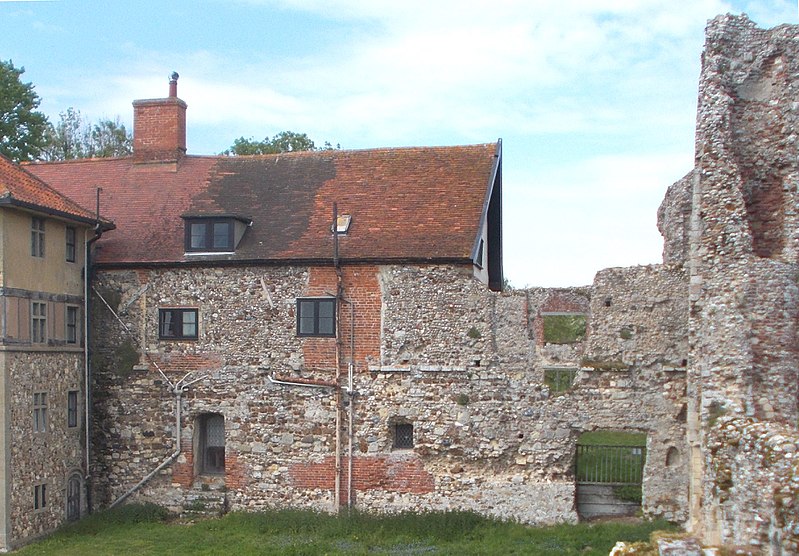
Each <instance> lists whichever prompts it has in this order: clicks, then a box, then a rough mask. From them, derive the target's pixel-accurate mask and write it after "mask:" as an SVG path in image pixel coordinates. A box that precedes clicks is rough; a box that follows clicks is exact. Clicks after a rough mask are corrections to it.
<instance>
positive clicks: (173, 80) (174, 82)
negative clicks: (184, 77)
mask: <svg viewBox="0 0 799 556" xmlns="http://www.w3.org/2000/svg"><path fill="white" fill-rule="evenodd" d="M178 77H180V76H179V75H178V72H176V71H173V72H172V74H171V75H170V76H169V96H170V97H175V98H176V97H177V96H178Z"/></svg>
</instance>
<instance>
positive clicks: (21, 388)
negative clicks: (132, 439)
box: [3, 351, 85, 545]
mask: <svg viewBox="0 0 799 556" xmlns="http://www.w3.org/2000/svg"><path fill="white" fill-rule="evenodd" d="M3 365H4V367H5V372H6V377H7V378H6V385H7V388H8V389H9V392H8V394H7V400H8V402H9V411H8V413H7V415H8V416H9V434H10V442H9V451H10V453H9V454H8V457H9V477H8V478H7V483H8V487H7V488H8V489H9V516H10V523H11V530H10V533H11V534H10V536H11V539H9V540H10V542H11V543H12V544H13V545H19V544H20V543H23V542H25V541H26V540H29V539H31V538H34V537H37V536H41V535H43V534H45V533H48V532H50V531H52V530H53V529H55V528H56V527H58V526H59V525H61V524H62V523H64V522H65V521H66V517H67V515H66V508H67V481H68V480H69V478H70V476H71V475H72V474H74V473H79V474H80V475H81V476H82V475H83V469H84V458H85V455H84V450H83V446H84V438H85V437H84V430H85V429H84V426H83V415H84V412H83V405H82V404H83V388H82V383H83V355H82V353H81V352H79V351H78V352H73V353H59V352H55V351H53V352H36V351H32V352H5V353H4V354H3ZM69 390H77V391H79V392H80V395H79V396H78V402H79V413H78V426H76V427H68V426H67V392H68V391H69ZM35 392H45V393H47V420H46V421H47V424H46V428H45V430H44V431H42V432H38V431H34V426H33V395H34V393H35ZM41 484H45V485H46V497H45V502H46V505H45V507H43V508H40V509H34V485H41Z"/></svg>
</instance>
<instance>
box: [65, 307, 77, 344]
mask: <svg viewBox="0 0 799 556" xmlns="http://www.w3.org/2000/svg"><path fill="white" fill-rule="evenodd" d="M79 323H80V307H78V306H77V305H67V315H66V327H67V329H66V338H67V343H68V344H77V343H78V339H79V334H78V330H80V328H79Z"/></svg>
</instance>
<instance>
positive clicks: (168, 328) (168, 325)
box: [161, 311, 175, 337]
mask: <svg viewBox="0 0 799 556" xmlns="http://www.w3.org/2000/svg"><path fill="white" fill-rule="evenodd" d="M174 335H175V331H174V329H173V324H172V311H161V336H164V337H172V336H174Z"/></svg>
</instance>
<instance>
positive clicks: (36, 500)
mask: <svg viewBox="0 0 799 556" xmlns="http://www.w3.org/2000/svg"><path fill="white" fill-rule="evenodd" d="M46 506H47V484H41V485H35V486H34V487H33V509H34V510H41V509H42V508H44V507H46Z"/></svg>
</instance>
